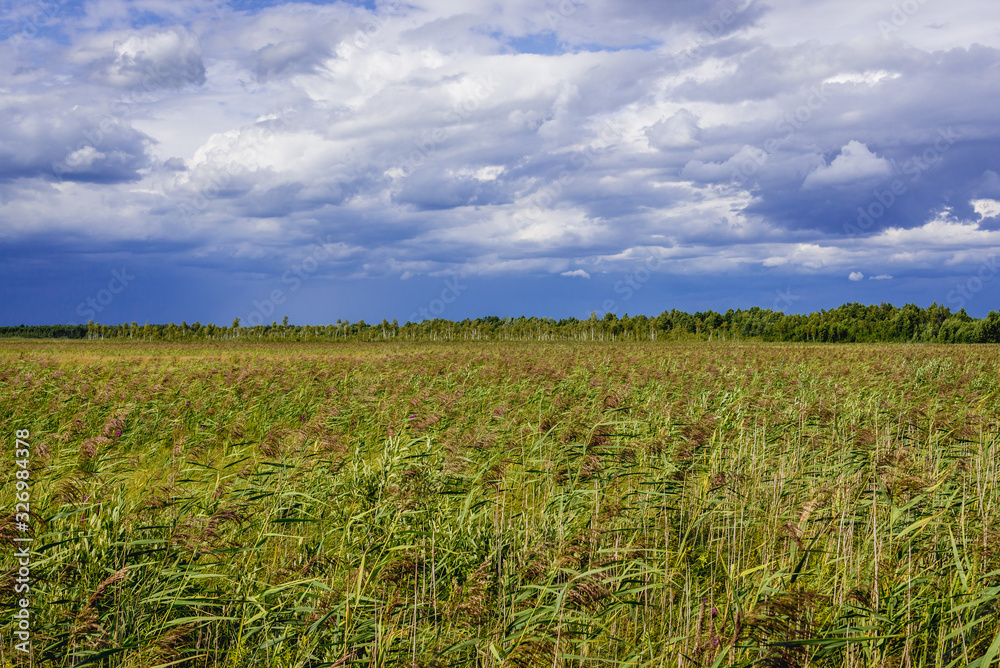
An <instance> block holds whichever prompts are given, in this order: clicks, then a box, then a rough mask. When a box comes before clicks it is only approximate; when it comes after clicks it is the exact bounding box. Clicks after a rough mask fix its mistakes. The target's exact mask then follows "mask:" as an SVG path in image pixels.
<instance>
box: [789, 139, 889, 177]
mask: <svg viewBox="0 0 1000 668" xmlns="http://www.w3.org/2000/svg"><path fill="white" fill-rule="evenodd" d="M891 173H892V167H891V166H890V165H889V161H888V160H886V159H885V158H880V157H879V156H877V155H875V154H874V153H872V152H871V151H870V150H869V149H868V147H867V146H865V145H864V144H862V143H861V142H858V141H854V140H852V141H849V142H848V143H847V144H845V145H844V147H843V148H842V149H841V150H840V155H838V156H837V157H836V158H834V159H833V161H832V162H831V163H830V164H829V165H826V164H824V165H820V166H819V167H817V168H816V169H815V170H814V171H813V172H811V173H810V174H809V175H808V176H806V179H805V181H804V182H803V183H802V186H803V187H804V188H817V187H821V186H831V185H842V184H848V183H855V182H857V181H864V180H870V179H884V178H885V177H887V176H889V175H890V174H891Z"/></svg>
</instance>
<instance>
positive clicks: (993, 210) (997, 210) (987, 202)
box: [969, 199, 1000, 218]
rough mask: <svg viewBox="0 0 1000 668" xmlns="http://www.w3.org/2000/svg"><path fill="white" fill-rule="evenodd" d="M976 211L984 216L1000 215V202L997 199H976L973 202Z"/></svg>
mask: <svg viewBox="0 0 1000 668" xmlns="http://www.w3.org/2000/svg"><path fill="white" fill-rule="evenodd" d="M969 203H970V204H972V208H973V209H974V210H975V212H976V213H977V214H978V215H980V216H982V217H983V218H993V217H994V216H998V215H1000V202H998V201H997V200H995V199H974V200H972V201H971V202H969Z"/></svg>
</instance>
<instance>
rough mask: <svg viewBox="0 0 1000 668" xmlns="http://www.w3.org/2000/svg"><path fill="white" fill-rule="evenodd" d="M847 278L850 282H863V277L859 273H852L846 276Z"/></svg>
mask: <svg viewBox="0 0 1000 668" xmlns="http://www.w3.org/2000/svg"><path fill="white" fill-rule="evenodd" d="M847 278H848V279H850V280H852V281H861V280H864V278H865V275H864V274H862V273H861V272H860V271H852V272H851V273H850V275H848V277H847Z"/></svg>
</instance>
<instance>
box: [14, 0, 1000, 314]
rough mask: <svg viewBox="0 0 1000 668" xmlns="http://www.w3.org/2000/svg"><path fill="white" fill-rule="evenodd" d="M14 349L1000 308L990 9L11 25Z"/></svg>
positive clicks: (26, 19) (656, 9)
mask: <svg viewBox="0 0 1000 668" xmlns="http://www.w3.org/2000/svg"><path fill="white" fill-rule="evenodd" d="M0 40H2V41H0V105H2V112H0V113H2V114H3V121H4V122H3V123H2V124H0V324H4V325H10V324H20V323H26V324H40V323H68V322H74V323H84V322H86V321H87V320H88V319H90V318H93V319H95V320H96V321H98V322H105V323H117V322H123V321H138V322H146V321H148V322H170V321H174V322H180V321H181V320H187V321H188V322H193V321H195V320H198V321H201V322H203V323H206V322H215V323H224V324H228V323H230V322H232V320H233V318H236V317H239V318H240V319H241V320H242V321H243V322H244V323H247V322H257V321H263V322H270V321H271V320H280V319H281V317H282V316H284V315H288V316H289V318H290V320H291V321H292V322H296V323H300V324H304V323H310V324H325V323H328V322H335V321H336V320H337V319H349V320H351V321H356V320H358V319H361V318H364V319H366V320H368V321H373V320H381V319H382V318H383V317H386V318H388V319H390V320H391V319H393V318H396V319H398V320H399V321H400V322H405V321H406V320H410V319H420V318H421V317H424V315H429V316H439V317H444V318H450V319H462V318H466V317H476V316H485V315H512V316H516V315H522V314H524V315H544V316H552V317H556V318H562V317H569V316H576V317H581V318H584V317H587V316H588V315H589V313H590V312H591V311H597V312H598V314H603V313H604V312H606V311H614V312H616V313H618V314H619V315H621V314H624V313H626V312H628V313H632V314H635V313H647V314H658V313H660V312H661V311H663V310H665V309H670V308H679V309H684V310H688V311H696V310H705V309H709V308H711V309H716V310H719V311H725V310H726V309H728V308H748V307H751V306H761V307H764V308H775V309H779V310H783V311H785V312H808V311H813V310H818V309H824V308H833V307H836V306H838V305H840V304H842V303H845V302H854V301H859V302H863V303H879V302H883V301H887V302H892V303H895V304H897V305H902V304H903V303H906V302H915V303H917V304H920V305H924V306H926V305H929V304H930V303H931V302H937V303H939V304H944V305H947V306H950V307H951V308H952V309H953V310H957V309H959V308H965V309H966V310H967V311H968V312H969V313H970V314H972V315H978V316H981V315H985V314H986V313H987V312H988V311H991V310H995V309H998V308H1000V289H998V288H1000V269H998V268H997V254H998V251H1000V150H998V149H1000V123H998V119H1000V115H998V113H997V110H996V102H995V99H996V91H997V90H1000V8H998V6H997V5H996V4H995V3H992V2H987V1H986V0H982V1H980V0H964V1H961V2H953V3H942V2H938V1H937V0H906V1H905V2H898V0H893V1H891V2H890V1H887V2H871V1H870V0H864V1H861V0H838V1H836V2H834V1H833V0H811V1H808V2H807V1H805V0H801V1H799V0H772V1H771V2H767V3H764V2H756V1H750V2H747V1H746V0H724V1H722V2H694V1H691V0H684V1H680V2H669V3H667V2H641V1H638V0H634V1H617V2H612V1H608V0H605V1H597V0H595V1H592V2H571V1H569V0H565V1H561V2H548V3H544V2H526V1H513V2H506V3H495V2H487V1H485V0H482V1H479V0H476V1H470V2H463V3H454V2H444V1H443V0H426V1H413V2H407V3H403V4H399V3H382V2H366V3H360V2H359V3H344V2H339V3H321V2H308V3H306V2H298V3H285V2H258V1H254V0H233V1H231V2H225V1H222V0H213V1H209V2H206V1H203V0H197V1H195V0H179V1H178V0H173V1H171V2H167V1H166V0H137V1H134V2H124V1H121V0H83V1H80V0H73V1H66V2H59V1H58V0H54V1H50V2H25V3H18V4H15V3H11V2H4V3H3V4H2V9H0Z"/></svg>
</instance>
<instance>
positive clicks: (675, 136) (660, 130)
mask: <svg viewBox="0 0 1000 668" xmlns="http://www.w3.org/2000/svg"><path fill="white" fill-rule="evenodd" d="M646 137H648V138H649V143H650V145H651V146H654V147H656V148H658V149H660V150H661V151H667V150H670V149H685V148H693V147H695V146H697V145H698V143H699V141H698V140H699V138H700V137H701V128H699V127H698V117H697V116H695V115H694V114H692V113H691V112H690V111H688V110H687V109H681V110H680V111H678V112H677V113H675V114H674V115H673V116H670V117H667V118H663V119H661V120H659V121H657V122H656V123H655V124H653V125H652V126H650V127H649V128H648V129H647V130H646Z"/></svg>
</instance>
